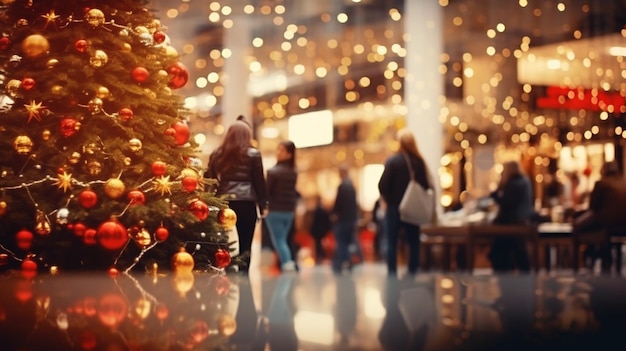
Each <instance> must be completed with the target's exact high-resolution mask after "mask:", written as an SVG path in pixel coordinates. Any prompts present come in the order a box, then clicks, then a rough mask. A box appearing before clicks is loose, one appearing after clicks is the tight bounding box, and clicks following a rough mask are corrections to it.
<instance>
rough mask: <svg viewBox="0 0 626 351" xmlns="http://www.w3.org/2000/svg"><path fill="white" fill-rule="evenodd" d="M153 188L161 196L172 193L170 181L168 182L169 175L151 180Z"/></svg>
mask: <svg viewBox="0 0 626 351" xmlns="http://www.w3.org/2000/svg"><path fill="white" fill-rule="evenodd" d="M152 185H153V189H154V190H156V191H158V192H159V194H161V196H163V195H165V193H167V194H171V193H172V183H171V182H170V176H167V177H163V176H161V177H159V178H157V179H156V180H155V181H153V182H152Z"/></svg>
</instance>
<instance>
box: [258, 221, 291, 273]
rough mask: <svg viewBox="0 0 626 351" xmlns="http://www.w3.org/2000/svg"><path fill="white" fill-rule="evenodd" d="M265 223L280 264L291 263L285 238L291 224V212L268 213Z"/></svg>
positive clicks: (289, 251)
mask: <svg viewBox="0 0 626 351" xmlns="http://www.w3.org/2000/svg"><path fill="white" fill-rule="evenodd" d="M265 223H266V224H267V231H268V233H269V235H270V238H271V239H272V244H273V245H274V249H275V250H276V253H277V254H278V259H279V260H280V264H281V265H283V264H285V263H287V262H289V261H293V258H292V257H291V250H290V249H289V244H287V237H288V236H289V230H290V229H291V224H292V223H293V212H282V211H270V212H269V213H268V214H267V216H266V217H265Z"/></svg>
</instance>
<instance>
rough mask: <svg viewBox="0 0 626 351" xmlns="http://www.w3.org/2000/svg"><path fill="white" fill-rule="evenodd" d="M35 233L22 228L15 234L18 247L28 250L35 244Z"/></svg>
mask: <svg viewBox="0 0 626 351" xmlns="http://www.w3.org/2000/svg"><path fill="white" fill-rule="evenodd" d="M34 237H35V235H34V234H33V233H32V232H31V231H29V230H26V229H22V230H20V231H19V232H17V234H15V242H16V243H17V247H18V248H19V249H21V250H24V251H27V250H29V249H30V247H31V246H32V245H33V238H34Z"/></svg>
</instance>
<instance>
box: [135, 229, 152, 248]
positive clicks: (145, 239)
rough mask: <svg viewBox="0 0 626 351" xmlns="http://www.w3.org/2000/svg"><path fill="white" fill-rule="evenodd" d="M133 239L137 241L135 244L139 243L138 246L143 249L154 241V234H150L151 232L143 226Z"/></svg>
mask: <svg viewBox="0 0 626 351" xmlns="http://www.w3.org/2000/svg"><path fill="white" fill-rule="evenodd" d="M133 240H134V241H135V244H137V246H139V247H140V248H142V249H143V248H146V247H148V246H149V245H150V244H151V243H152V236H150V233H149V232H148V231H147V230H146V228H141V229H140V230H139V231H138V232H137V233H136V234H135V235H134V236H133Z"/></svg>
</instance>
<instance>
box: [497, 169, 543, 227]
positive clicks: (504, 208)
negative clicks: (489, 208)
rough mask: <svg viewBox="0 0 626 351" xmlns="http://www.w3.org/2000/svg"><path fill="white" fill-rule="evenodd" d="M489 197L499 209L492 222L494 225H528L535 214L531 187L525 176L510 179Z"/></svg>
mask: <svg viewBox="0 0 626 351" xmlns="http://www.w3.org/2000/svg"><path fill="white" fill-rule="evenodd" d="M491 197H492V198H493V199H494V200H495V202H496V203H497V204H498V207H499V208H498V214H497V215H496V217H495V218H494V220H493V222H494V223H496V224H528V223H529V222H530V219H531V218H532V216H533V214H534V213H535V210H534V205H533V190H532V185H531V184H530V179H528V177H526V176H523V175H517V176H515V177H512V178H511V179H510V180H509V181H508V182H507V184H505V185H504V186H503V187H502V189H501V190H499V191H495V192H493V193H491Z"/></svg>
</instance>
